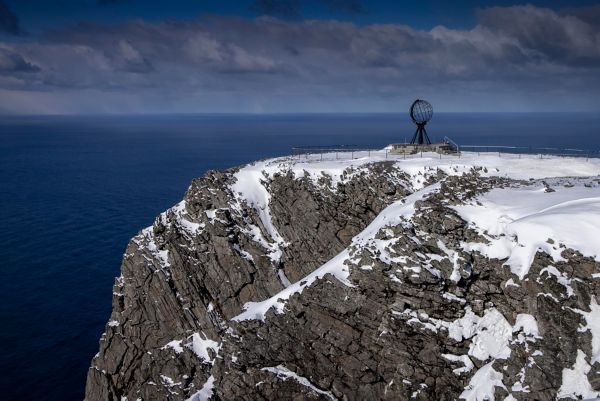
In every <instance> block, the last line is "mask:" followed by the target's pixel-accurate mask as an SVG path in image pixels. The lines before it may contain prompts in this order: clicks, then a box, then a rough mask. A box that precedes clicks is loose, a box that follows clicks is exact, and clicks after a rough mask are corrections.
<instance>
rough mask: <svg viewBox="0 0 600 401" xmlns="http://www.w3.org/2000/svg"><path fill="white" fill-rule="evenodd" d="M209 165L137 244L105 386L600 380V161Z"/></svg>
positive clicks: (96, 382)
mask: <svg viewBox="0 0 600 401" xmlns="http://www.w3.org/2000/svg"><path fill="white" fill-rule="evenodd" d="M345 156H346V157H344V156H342V157H340V155H335V154H330V155H328V154H325V155H308V156H305V155H303V156H302V157H300V158H295V157H283V158H277V159H269V160H264V161H260V162H256V163H253V164H249V165H246V166H242V167H240V168H237V169H232V170H227V171H224V172H217V171H214V172H209V173H207V174H206V175H205V176H204V177H202V178H200V179H197V180H195V181H194V182H193V183H192V185H191V187H190V189H189V190H188V192H187V194H186V195H185V198H184V200H183V201H182V202H180V203H178V204H177V205H175V206H174V207H173V208H171V209H169V210H167V211H166V212H164V213H162V214H161V215H160V216H159V217H158V218H157V219H156V221H155V223H154V225H153V226H152V227H148V228H146V229H144V230H142V231H141V232H140V233H139V234H138V235H137V236H136V237H134V238H133V239H132V241H131V242H130V244H129V246H128V248H127V250H126V253H125V255H124V258H123V264H122V269H121V270H122V275H121V277H119V279H118V280H117V281H116V282H115V289H114V291H113V294H114V295H113V313H112V315H111V317H110V320H109V322H108V324H107V326H106V333H105V335H103V336H102V338H101V340H100V353H99V354H98V355H97V356H96V357H95V358H94V360H93V361H92V367H91V368H90V370H89V374H88V385H87V390H86V400H88V401H96V400H110V399H121V398H123V397H126V398H127V399H141V400H144V401H149V400H194V401H197V400H234V399H235V400H283V399H319V400H342V399H345V400H365V399H378V400H411V399H417V400H432V399H435V400H455V399H465V400H472V401H483V400H495V399H497V400H521V399H536V400H554V399H557V398H561V399H563V398H564V399H568V398H569V397H570V398H572V399H575V398H576V397H578V396H583V397H595V396H596V395H597V394H600V373H599V372H600V328H599V327H600V326H598V321H600V312H599V311H600V307H598V304H597V302H596V300H597V297H598V296H600V280H598V278H599V277H600V178H599V174H600V161H599V160H593V159H590V160H585V159H573V158H559V157H551V158H542V159H541V158H539V157H537V156H527V155H521V156H516V155H512V156H510V155H501V156H499V155H498V154H494V155H492V154H482V155H481V156H478V155H477V154H468V153H463V154H462V155H461V156H460V157H458V156H452V155H444V156H442V157H441V158H440V156H439V155H437V154H424V155H423V157H419V156H414V157H411V158H406V159H404V157H402V156H400V157H396V156H393V155H386V152H385V151H381V152H370V153H356V154H355V155H354V156H355V158H354V159H349V158H348V157H347V156H348V155H345Z"/></svg>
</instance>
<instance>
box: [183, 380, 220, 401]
mask: <svg viewBox="0 0 600 401" xmlns="http://www.w3.org/2000/svg"><path fill="white" fill-rule="evenodd" d="M214 388H215V377H214V376H212V375H211V376H210V377H209V378H208V380H207V381H206V383H204V385H203V386H202V388H201V389H200V391H198V392H197V393H194V395H192V396H191V397H190V398H188V399H187V400H186V401H208V400H209V399H210V397H212V395H213V390H214Z"/></svg>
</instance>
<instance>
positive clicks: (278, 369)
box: [261, 365, 338, 401]
mask: <svg viewBox="0 0 600 401" xmlns="http://www.w3.org/2000/svg"><path fill="white" fill-rule="evenodd" d="M261 370H262V371H265V372H270V373H273V374H275V375H276V376H277V377H278V378H280V379H282V380H284V381H285V380H287V379H293V380H295V381H296V382H298V383H300V384H301V385H303V386H305V387H307V388H309V389H311V390H312V391H314V392H315V393H317V394H321V395H324V396H325V397H327V398H329V399H330V400H332V401H338V399H337V398H336V397H335V396H334V395H333V394H331V392H329V391H324V390H321V389H320V388H317V387H316V386H315V385H314V384H312V383H311V382H310V381H309V380H308V379H307V378H305V377H302V376H299V375H297V374H296V373H294V372H292V371H291V370H289V369H288V368H286V367H284V366H282V365H279V366H274V367H267V368H262V369H261Z"/></svg>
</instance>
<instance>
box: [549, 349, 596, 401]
mask: <svg viewBox="0 0 600 401" xmlns="http://www.w3.org/2000/svg"><path fill="white" fill-rule="evenodd" d="M590 369H591V367H590V365H589V364H588V363H587V362H586V360H585V354H584V353H583V351H582V350H577V360H576V361H575V364H574V365H573V368H572V369H567V368H565V369H563V371H562V385H561V386H560V389H559V390H558V395H557V399H561V398H578V396H579V397H583V398H596V397H599V396H600V392H597V391H594V389H593V388H592V385H591V384H590V382H589V381H588V378H587V374H588V372H589V371H590Z"/></svg>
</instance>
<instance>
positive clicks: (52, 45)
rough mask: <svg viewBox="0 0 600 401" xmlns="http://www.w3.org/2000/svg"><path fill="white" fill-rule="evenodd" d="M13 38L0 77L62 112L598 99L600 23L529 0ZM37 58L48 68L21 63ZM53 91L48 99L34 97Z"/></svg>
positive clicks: (499, 105)
mask: <svg viewBox="0 0 600 401" xmlns="http://www.w3.org/2000/svg"><path fill="white" fill-rule="evenodd" d="M0 46H3V45H1V44H0ZM3 48H9V47H8V45H5V46H4V47H3ZM10 49H11V50H10V52H12V53H11V54H13V55H12V56H8V55H6V54H4V55H3V54H2V53H0V57H3V58H0V60H4V61H0V65H4V67H0V68H3V71H4V79H3V80H0V88H4V89H6V88H7V87H9V86H7V85H8V84H5V82H7V79H8V78H9V77H8V76H7V74H9V75H10V73H9V72H8V71H14V75H15V79H12V80H10V83H9V84H10V88H11V90H13V91H16V90H19V91H20V92H19V95H20V96H21V97H22V98H23V99H24V100H23V103H24V105H25V106H26V107H31V105H32V104H36V105H39V104H42V105H46V106H44V107H48V108H49V107H52V110H55V108H59V111H61V112H65V110H63V108H64V109H66V111H67V112H68V111H72V110H76V111H82V112H94V111H98V110H97V109H96V108H97V107H99V106H98V105H102V106H103V108H102V109H101V111H115V112H119V111H121V112H127V111H147V112H153V111H167V112H168V111H343V110H347V111H374V110H381V111H386V110H395V109H396V107H398V106H397V103H398V102H401V101H406V99H409V100H410V99H411V98H413V97H414V96H417V95H418V96H427V97H431V98H433V99H436V100H437V101H438V103H436V104H441V105H442V107H443V106H444V104H445V105H446V108H447V109H448V108H460V109H476V110H493V109H499V110H503V109H504V110H506V109H509V110H510V109H513V110H514V109H515V107H517V108H519V109H522V108H524V109H533V110H547V109H562V108H563V107H564V102H565V98H566V95H569V99H568V101H569V107H571V108H572V109H578V108H579V107H581V105H583V106H584V107H587V108H588V109H589V108H590V107H593V108H594V109H595V110H597V109H598V106H597V105H598V104H599V103H600V99H599V95H598V94H599V93H600V26H598V25H595V24H591V23H588V22H586V21H585V20H584V19H582V18H579V17H577V16H576V15H575V14H574V13H573V12H569V13H558V12H555V11H552V10H549V9H543V8H536V7H532V6H523V7H507V8H490V9H486V10H482V11H480V13H479V22H478V24H477V25H476V26H475V27H473V28H472V29H469V30H459V29H449V28H446V27H443V26H438V27H435V28H433V29H431V30H419V29H415V28H412V27H410V26H404V25H395V24H374V25H366V26H358V25H355V24H352V23H349V22H340V21H328V20H312V21H300V20H298V21H288V20H281V19H277V18H273V17H261V18H257V19H254V20H248V19H242V18H233V17H216V16H212V17H207V18H204V19H199V20H195V21H187V22H183V21H169V22H161V23H149V22H144V21H131V22H127V23H123V24H119V25H113V26H105V25H97V24H82V25H79V26H77V27H73V28H69V29H63V30H61V31H54V32H51V33H47V34H45V35H44V36H43V37H42V38H40V39H38V40H35V39H33V38H30V39H29V40H27V41H19V42H16V43H12V44H11V45H10ZM17 55H18V56H17ZM19 57H20V59H19ZM7 60H8V61H7ZM11 60H12V61H11ZM19 60H22V62H19ZM23 63H25V64H23ZM27 65H30V66H32V68H34V69H37V71H36V72H35V73H32V74H23V73H21V74H20V75H18V74H17V71H19V68H25V69H26V67H25V66H27ZM19 66H20V67H19ZM21 72H22V71H21ZM31 72H33V70H32V71H31ZM17 75H18V76H17ZM17 78H18V79H17ZM3 85H4V86H3ZM15 88H16V89H15ZM89 91H94V95H93V97H92V99H93V100H94V101H93V102H92V101H91V100H88V97H87V95H88V92H89ZM0 92H2V89H0ZM48 92H51V93H52V94H53V98H52V102H51V103H50V102H49V101H48V103H47V104H46V103H44V102H42V101H41V100H40V101H39V102H37V103H36V102H35V100H32V99H38V100H39V99H46V98H47V95H46V94H47V93H48ZM39 93H44V96H43V97H40V95H39ZM1 99H6V95H5V94H4V93H0V110H1V109H2V108H3V107H4V108H6V106H5V105H3V104H2V101H1ZM57 99H61V101H60V102H59V101H58V100H57ZM13 103H14V102H13ZM590 105H591V106H590ZM594 105H596V106H594ZM25 106H23V107H25ZM13 107H17V106H13ZM69 108H71V109H69ZM38 109H42V110H41V111H40V110H36V111H38V112H45V111H46V108H42V107H41V106H40V107H38Z"/></svg>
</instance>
